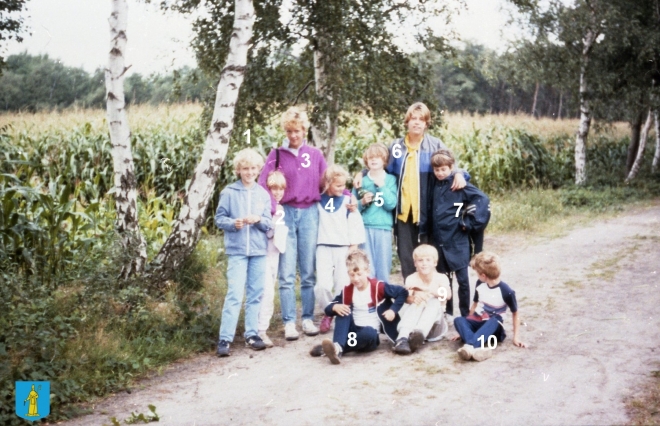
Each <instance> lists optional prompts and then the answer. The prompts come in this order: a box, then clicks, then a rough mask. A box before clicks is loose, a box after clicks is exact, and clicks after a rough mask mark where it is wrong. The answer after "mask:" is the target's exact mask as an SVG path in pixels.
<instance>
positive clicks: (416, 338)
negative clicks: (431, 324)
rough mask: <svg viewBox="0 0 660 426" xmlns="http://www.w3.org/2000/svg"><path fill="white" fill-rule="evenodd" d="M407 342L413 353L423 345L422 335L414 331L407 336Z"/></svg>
mask: <svg viewBox="0 0 660 426" xmlns="http://www.w3.org/2000/svg"><path fill="white" fill-rule="evenodd" d="M408 342H409V343H410V350H411V351H412V352H415V351H417V349H419V348H421V347H422V345H423V344H424V335H423V334H422V332H421V331H419V330H415V331H413V332H412V333H410V336H408Z"/></svg>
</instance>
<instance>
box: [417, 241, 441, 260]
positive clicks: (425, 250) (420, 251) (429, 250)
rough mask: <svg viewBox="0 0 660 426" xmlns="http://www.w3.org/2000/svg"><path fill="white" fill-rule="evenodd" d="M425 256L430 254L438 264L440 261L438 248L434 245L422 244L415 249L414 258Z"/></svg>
mask: <svg viewBox="0 0 660 426" xmlns="http://www.w3.org/2000/svg"><path fill="white" fill-rule="evenodd" d="M424 256H429V257H430V258H431V259H433V261H434V262H435V263H436V264H437V263H438V250H437V249H436V248H435V247H433V246H432V245H430V244H420V245H418V246H417V248H416V249H415V250H413V260H417V259H418V258H420V257H424Z"/></svg>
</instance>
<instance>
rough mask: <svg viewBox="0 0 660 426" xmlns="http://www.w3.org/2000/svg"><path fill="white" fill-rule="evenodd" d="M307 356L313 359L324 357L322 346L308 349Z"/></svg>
mask: <svg viewBox="0 0 660 426" xmlns="http://www.w3.org/2000/svg"><path fill="white" fill-rule="evenodd" d="M309 354H310V355H311V356H313V357H317V356H321V355H324V354H323V346H321V345H315V346H314V347H313V348H312V349H310V351H309Z"/></svg>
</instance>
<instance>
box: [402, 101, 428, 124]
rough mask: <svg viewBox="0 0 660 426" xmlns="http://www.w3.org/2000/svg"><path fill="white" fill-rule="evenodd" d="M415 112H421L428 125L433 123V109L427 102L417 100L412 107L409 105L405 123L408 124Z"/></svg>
mask: <svg viewBox="0 0 660 426" xmlns="http://www.w3.org/2000/svg"><path fill="white" fill-rule="evenodd" d="M413 114H421V115H422V120H424V121H425V122H426V127H429V126H430V125H431V110H429V107H427V106H426V105H425V104H423V103H421V102H415V103H414V104H412V105H410V107H408V111H406V118H405V119H404V120H403V124H405V125H406V126H407V125H408V122H409V121H410V119H411V118H412V116H413Z"/></svg>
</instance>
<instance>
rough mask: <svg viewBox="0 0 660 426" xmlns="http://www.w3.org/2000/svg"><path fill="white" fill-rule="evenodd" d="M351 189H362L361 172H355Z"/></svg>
mask: <svg viewBox="0 0 660 426" xmlns="http://www.w3.org/2000/svg"><path fill="white" fill-rule="evenodd" d="M353 188H355V189H360V188H362V172H357V173H356V174H355V176H354V177H353Z"/></svg>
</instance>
